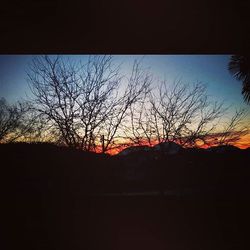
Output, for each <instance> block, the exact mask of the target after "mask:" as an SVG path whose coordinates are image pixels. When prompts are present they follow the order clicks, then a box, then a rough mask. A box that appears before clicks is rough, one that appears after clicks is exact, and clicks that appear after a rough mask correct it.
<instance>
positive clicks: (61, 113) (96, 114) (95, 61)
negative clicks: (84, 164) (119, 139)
mask: <svg viewBox="0 0 250 250" xmlns="http://www.w3.org/2000/svg"><path fill="white" fill-rule="evenodd" d="M28 78H29V83H30V87H31V90H32V93H33V95H34V99H33V103H34V107H35V108H36V111H37V112H38V113H39V114H40V115H42V116H44V117H45V119H46V120H47V123H48V124H50V125H51V126H52V128H53V129H54V130H55V131H57V132H59V137H60V138H61V140H62V141H63V142H64V143H65V144H66V145H68V146H71V147H75V148H81V149H83V150H86V151H96V152H100V151H102V152H106V151H108V150H109V149H110V148H112V146H114V143H115V142H114V139H115V137H116V135H117V131H118V130H119V127H120V124H121V123H122V122H123V120H124V118H125V117H126V116H127V111H128V109H129V107H130V106H131V105H132V104H133V103H135V102H137V101H138V100H139V99H140V98H141V95H142V93H143V92H144V91H146V89H148V87H149V85H150V78H149V76H148V75H147V74H142V70H141V69H140V67H139V63H138V62H135V63H134V67H133V70H132V74H131V77H130V78H129V79H127V84H126V83H124V81H126V79H124V78H123V77H121V76H120V73H119V67H115V66H114V64H113V61H112V57H111V56H93V57H91V56H90V57H89V59H88V62H87V63H86V64H82V63H81V62H79V63H71V62H70V61H69V60H68V61H67V60H65V59H64V58H62V57H58V56H57V57H49V56H41V57H36V58H34V60H33V62H32V64H31V65H30V70H29V72H28ZM121 83H123V85H126V87H124V88H123V89H122V88H121Z"/></svg>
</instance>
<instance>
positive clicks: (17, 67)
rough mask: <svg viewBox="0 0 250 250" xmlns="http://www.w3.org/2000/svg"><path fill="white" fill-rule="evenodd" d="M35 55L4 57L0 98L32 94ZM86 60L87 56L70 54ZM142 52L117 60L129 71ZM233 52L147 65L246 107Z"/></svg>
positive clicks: (163, 58)
mask: <svg viewBox="0 0 250 250" xmlns="http://www.w3.org/2000/svg"><path fill="white" fill-rule="evenodd" d="M32 57H33V56H31V55H18V56H16V55H2V56H0V97H5V98H6V99H7V100H8V101H9V102H12V101H16V100H18V99H20V98H25V93H26V94H27V95H30V92H29V87H28V84H27V81H26V70H27V67H28V63H29V62H30V61H31V59H32ZM68 57H71V58H72V59H74V58H75V59H82V60H84V59H85V58H86V57H87V56H84V55H81V56H79V55H78V56H69V55H68ZM140 58H142V56H139V55H133V56H130V55H116V56H114V61H115V62H119V63H120V62H123V64H122V71H123V72H124V73H125V74H126V72H129V70H130V69H131V67H132V63H133V60H134V59H140ZM229 58H230V55H152V56H151V55H146V56H144V58H143V65H144V66H145V67H150V70H151V72H152V73H153V74H154V76H155V77H159V78H161V79H163V78H165V79H166V80H167V81H168V82H170V83H171V82H172V81H173V80H175V79H176V78H178V79H180V78H181V79H182V81H183V82H185V83H193V82H197V81H201V82H204V83H206V84H207V87H208V94H210V95H211V97H212V98H214V99H216V100H224V101H225V103H226V104H232V105H233V107H246V108H248V109H249V106H247V105H246V104H245V103H244V102H243V98H242V95H241V88H242V84H241V82H239V81H237V80H235V79H234V78H233V77H232V76H231V75H230V73H229V72H228V69H227V64H228V61H229Z"/></svg>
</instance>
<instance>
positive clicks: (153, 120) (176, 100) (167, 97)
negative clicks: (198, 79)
mask: <svg viewBox="0 0 250 250" xmlns="http://www.w3.org/2000/svg"><path fill="white" fill-rule="evenodd" d="M130 110H131V125H130V126H128V127H127V131H128V132H127V137H128V138H130V140H131V141H133V142H134V143H136V144H137V145H141V144H147V145H154V144H156V143H163V142H169V141H174V142H177V143H179V144H181V145H183V146H185V147H196V146H198V142H200V143H202V144H205V145H209V144H210V145H211V143H212V140H211V139H212V138H216V139H215V140H213V143H214V144H230V143H233V142H235V141H237V140H239V139H240V137H241V136H242V135H244V134H245V133H246V131H247V130H246V129H245V128H241V127H240V126H239V124H240V122H241V121H242V120H243V117H244V111H243V110H242V111H236V113H235V115H234V116H233V117H231V118H230V119H231V120H230V122H229V123H228V124H225V126H224V127H223V128H222V129H221V130H220V131H218V124H219V123H221V118H222V116H224V114H225V112H226V110H227V108H225V107H224V105H223V103H222V102H220V103H219V102H212V101H210V100H209V98H208V95H207V94H206V86H205V85H204V84H202V83H197V84H193V85H187V84H182V83H181V82H180V81H176V82H174V84H173V85H172V86H171V87H170V86H169V85H168V84H167V83H166V82H165V81H164V82H163V83H162V84H161V85H160V87H159V88H158V90H157V91H155V92H154V93H153V92H151V93H150V94H149V95H147V96H145V98H144V99H143V101H142V102H141V105H139V104H136V105H135V106H133V107H131V109H130ZM128 135H130V136H128ZM215 135H217V136H215Z"/></svg>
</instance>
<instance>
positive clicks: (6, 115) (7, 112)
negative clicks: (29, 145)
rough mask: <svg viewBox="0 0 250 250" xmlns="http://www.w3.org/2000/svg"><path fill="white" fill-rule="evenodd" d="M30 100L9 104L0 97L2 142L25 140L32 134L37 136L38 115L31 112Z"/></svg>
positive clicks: (0, 133) (0, 139) (0, 137)
mask: <svg viewBox="0 0 250 250" xmlns="http://www.w3.org/2000/svg"><path fill="white" fill-rule="evenodd" d="M30 111H31V106H30V104H29V103H28V102H18V103H16V104H8V103H7V102H6V100H5V99H4V98H1V99H0V142H13V141H17V140H20V139H22V140H25V139H27V138H28V137H30V136H31V135H35V137H37V132H38V129H36V130H35V124H36V117H35V116H34V115H33V114H32V115H31V113H30Z"/></svg>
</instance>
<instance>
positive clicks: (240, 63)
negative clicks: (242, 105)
mask: <svg viewBox="0 0 250 250" xmlns="http://www.w3.org/2000/svg"><path fill="white" fill-rule="evenodd" d="M228 70H229V71H230V72H231V74H232V75H233V76H234V77H235V78H236V79H237V80H239V81H242V83H243V86H242V92H241V93H242V95H243V97H244V100H245V102H246V103H248V104H249V103H250V56H249V55H233V56H231V58H230V62H229V64H228Z"/></svg>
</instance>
